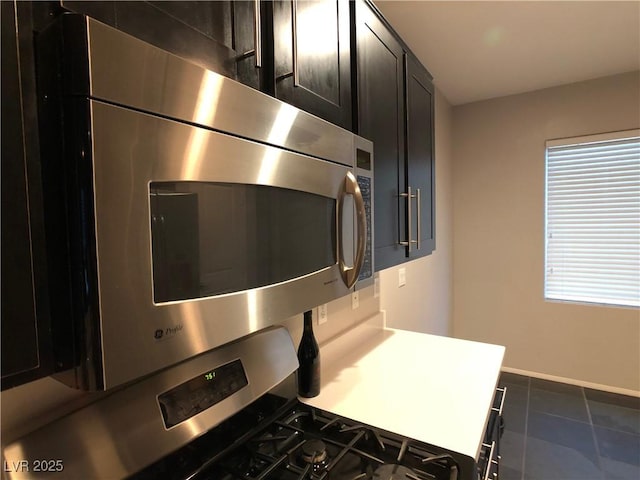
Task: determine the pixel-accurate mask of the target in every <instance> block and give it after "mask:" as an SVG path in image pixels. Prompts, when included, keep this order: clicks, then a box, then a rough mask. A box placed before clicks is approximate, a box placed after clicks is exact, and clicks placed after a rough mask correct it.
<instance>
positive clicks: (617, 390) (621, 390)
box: [502, 366, 640, 398]
mask: <svg viewBox="0 0 640 480" xmlns="http://www.w3.org/2000/svg"><path fill="white" fill-rule="evenodd" d="M502 371H503V372H507V373H515V374H517V375H525V376H527V377H534V378H540V379H542V380H551V381H552V382H560V383H568V384H569V385H577V386H578V387H586V388H592V389H594V390H603V391H605V392H611V393H619V394H621V395H629V396H631V397H639V398H640V392H638V391H636V390H629V389H626V388H619V387H613V386H611V385H602V384H599V383H592V382H585V381H583V380H575V379H573V378H566V377H557V376H555V375H547V374H546V373H538V372H530V371H529V370H520V369H519V368H511V367H504V366H503V367H502Z"/></svg>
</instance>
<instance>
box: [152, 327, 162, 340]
mask: <svg viewBox="0 0 640 480" xmlns="http://www.w3.org/2000/svg"><path fill="white" fill-rule="evenodd" d="M163 333H164V331H163V330H161V329H158V330H156V333H155V334H154V337H156V340H159V339H161V338H162V334H163Z"/></svg>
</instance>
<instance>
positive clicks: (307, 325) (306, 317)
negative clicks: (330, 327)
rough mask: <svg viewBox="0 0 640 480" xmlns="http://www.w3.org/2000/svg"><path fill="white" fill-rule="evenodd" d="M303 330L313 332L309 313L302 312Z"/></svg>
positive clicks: (311, 317)
mask: <svg viewBox="0 0 640 480" xmlns="http://www.w3.org/2000/svg"><path fill="white" fill-rule="evenodd" d="M304 329H305V330H313V316H312V313H311V311H308V312H304Z"/></svg>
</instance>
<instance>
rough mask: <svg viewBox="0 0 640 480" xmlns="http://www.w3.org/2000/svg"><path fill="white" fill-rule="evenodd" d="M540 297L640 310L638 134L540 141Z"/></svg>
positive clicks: (639, 175) (638, 131)
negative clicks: (543, 163)
mask: <svg viewBox="0 0 640 480" xmlns="http://www.w3.org/2000/svg"><path fill="white" fill-rule="evenodd" d="M546 185H547V196H546V274H545V298H546V299H551V300H567V301H576V302H590V303H601V304H611V305H621V306H636V307H637V306H640V130H633V131H627V132H616V133H615V134H604V135H593V136H589V137H580V138H571V139H563V140H553V141H549V142H547V182H546Z"/></svg>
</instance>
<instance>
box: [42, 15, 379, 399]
mask: <svg viewBox="0 0 640 480" xmlns="http://www.w3.org/2000/svg"><path fill="white" fill-rule="evenodd" d="M38 67H39V71H38V75H39V82H40V85H41V87H42V88H41V92H40V101H41V109H40V115H41V119H42V125H41V126H42V128H41V130H42V132H43V135H42V136H43V145H44V148H43V151H45V152H47V153H46V156H45V158H44V159H43V165H44V166H43V177H44V184H45V195H46V196H47V210H46V211H45V214H46V218H47V225H48V232H49V233H50V236H49V240H50V252H49V253H50V255H49V257H50V265H49V270H50V279H51V283H52V285H54V287H53V288H57V289H58V291H57V293H58V294H57V295H56V294H55V293H54V295H53V297H54V300H55V305H54V306H53V310H54V320H55V324H57V325H62V327H60V329H61V330H62V331H64V329H65V325H67V322H68V319H72V322H71V326H72V329H71V330H72V332H71V336H72V337H73V338H74V341H73V344H72V345H71V346H70V347H69V349H68V351H67V352H60V358H62V359H63V360H62V361H63V363H64V362H66V363H67V366H68V367H70V368H68V369H67V371H66V373H65V374H62V375H60V377H61V379H62V380H63V381H65V382H66V383H69V384H71V385H75V386H77V387H80V388H85V389H107V388H111V387H113V386H116V385H120V384H123V383H125V382H128V381H130V380H133V379H136V378H138V377H141V376H144V375H146V374H149V373H151V372H153V371H156V370H158V369H161V368H163V367H166V366H169V365H172V364H175V363H177V362H180V361H181V360H184V359H187V358H189V357H192V356H194V355H197V354H199V353H202V352H205V351H207V350H210V349H212V348H214V347H216V346H219V345H222V344H224V343H227V342H229V341H231V340H234V339H237V338H239V337H241V336H243V335H246V334H248V333H251V332H254V331H257V330H260V329H262V328H264V327H266V326H268V325H272V324H274V323H278V322H280V321H282V320H284V319H285V318H286V317H288V316H291V315H294V314H297V313H300V312H302V311H304V310H307V309H309V308H312V307H313V306H316V305H319V304H322V303H325V302H328V301H330V300H332V299H335V298H337V297H340V296H343V295H345V294H347V293H349V292H350V291H351V290H353V289H354V288H358V286H363V285H367V284H368V283H369V282H372V277H373V248H372V247H373V246H372V240H371V239H372V234H371V231H372V218H373V212H372V206H373V202H372V195H373V192H372V172H373V165H372V161H373V159H372V144H371V143H370V142H368V141H367V140H365V139H362V138H359V137H357V136H355V135H354V134H352V133H351V132H348V131H346V130H343V129H341V128H338V127H336V126H334V125H331V124H329V123H328V122H325V121H323V120H321V119H319V118H317V117H314V116H312V115H309V114H307V113H305V112H303V111H300V110H298V109H296V108H294V107H292V106H290V105H288V104H285V103H282V102H280V101H278V100H276V99H274V98H271V97H269V96H266V95H264V94H262V93H260V92H258V91H255V90H253V89H250V88H248V87H245V86H243V85H241V84H239V83H236V82H234V81H232V80H229V79H227V78H224V77H222V76H220V75H217V74H215V73H213V72H210V71H207V70H205V69H203V68H200V67H198V66H196V65H194V64H192V63H190V62H188V61H185V60H183V59H181V58H178V57H176V56H173V55H171V54H169V53H166V52H164V51H162V50H159V49H158V48H155V47H153V46H150V45H148V44H146V43H144V42H141V41H139V40H137V39H134V38H132V37H130V36H128V35H126V34H123V33H121V32H119V31H117V30H114V29H112V28H110V27H107V26H105V25H102V24H100V23H98V22H96V21H94V20H91V19H88V18H86V17H82V16H74V15H66V16H63V17H62V18H61V20H60V21H59V22H57V23H56V24H54V25H53V26H52V27H51V28H50V29H49V30H48V31H46V32H44V33H43V34H41V35H40V37H39V39H38ZM70 374H71V375H70Z"/></svg>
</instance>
